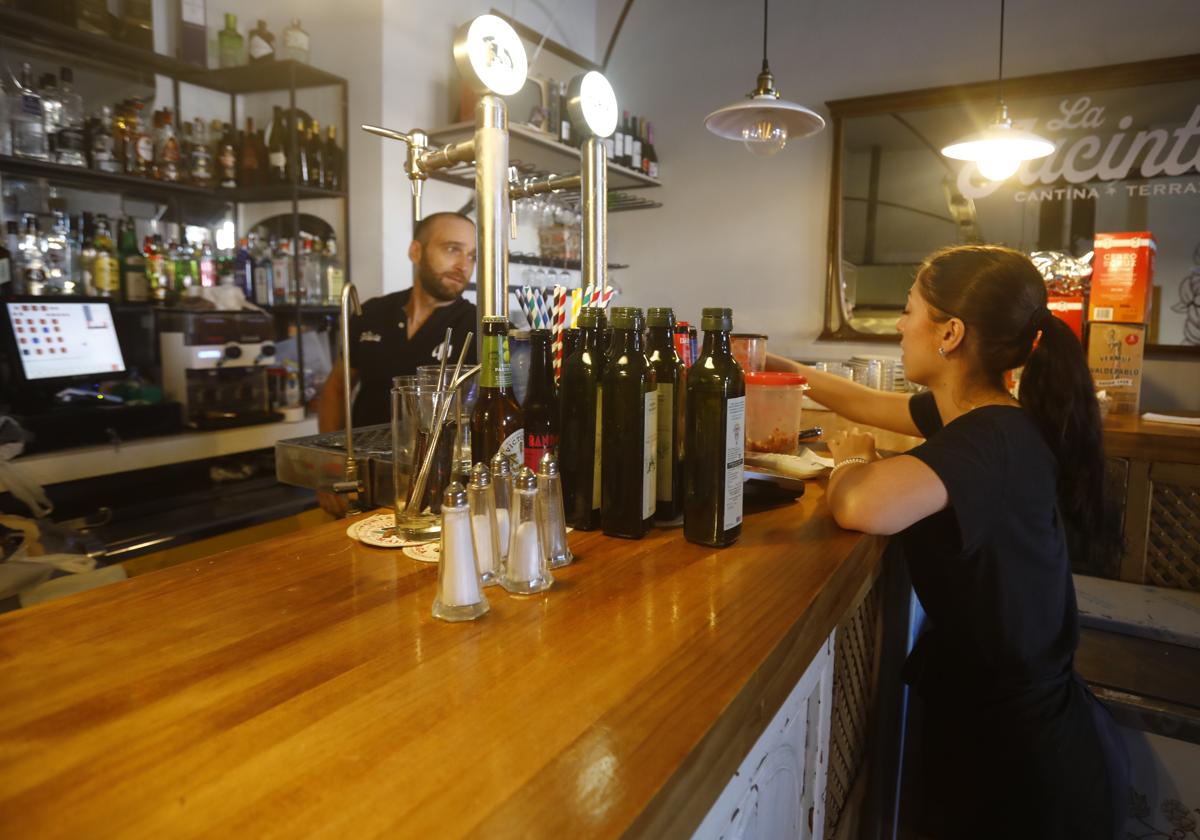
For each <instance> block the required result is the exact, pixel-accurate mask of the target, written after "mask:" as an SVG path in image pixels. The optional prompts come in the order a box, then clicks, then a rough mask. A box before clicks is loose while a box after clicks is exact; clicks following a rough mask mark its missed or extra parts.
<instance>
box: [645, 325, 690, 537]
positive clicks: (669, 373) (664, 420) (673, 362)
mask: <svg viewBox="0 0 1200 840" xmlns="http://www.w3.org/2000/svg"><path fill="white" fill-rule="evenodd" d="M674 330H675V313H674V312H673V311H671V309H669V308H667V307H651V308H650V309H648V310H646V355H647V357H648V358H649V359H650V365H651V367H653V368H654V378H655V380H656V381H657V384H658V457H657V459H656V460H657V463H658V470H657V476H658V478H657V484H658V491H657V494H656V497H655V512H654V518H655V519H657V520H658V521H659V522H672V521H674V520H676V519H678V518H679V517H680V516H682V515H683V417H684V407H685V406H686V403H687V390H686V388H687V370H686V368H684V366H683V361H682V360H681V359H680V358H679V354H678V353H677V352H675V343H674V341H673V340H672V335H673V333H674Z"/></svg>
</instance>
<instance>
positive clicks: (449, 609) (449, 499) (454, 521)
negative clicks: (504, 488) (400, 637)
mask: <svg viewBox="0 0 1200 840" xmlns="http://www.w3.org/2000/svg"><path fill="white" fill-rule="evenodd" d="M488 609H489V606H488V602H487V598H486V597H484V594H483V585H482V584H481V583H480V581H479V567H478V566H477V565H476V563H475V540H474V538H473V536H472V534H471V510H470V507H469V506H468V504H467V491H466V490H464V489H463V486H462V485H461V484H459V483H458V482H457V481H452V482H451V483H450V485H449V486H448V487H446V492H445V493H444V494H443V495H442V556H441V559H440V560H439V561H438V585H437V598H435V599H434V601H433V617H434V618H440V619H442V620H443V621H470V620H471V619H474V618H479V616H481V615H483V614H484V613H486V612H487V611H488Z"/></svg>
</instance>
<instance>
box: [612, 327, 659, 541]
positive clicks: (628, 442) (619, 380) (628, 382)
mask: <svg viewBox="0 0 1200 840" xmlns="http://www.w3.org/2000/svg"><path fill="white" fill-rule="evenodd" d="M642 326H643V317H642V310H640V309H638V308H637V307H633V306H618V307H616V308H615V309H613V311H612V328H613V337H612V345H611V346H610V347H609V351H608V358H607V360H606V361H605V363H604V373H603V375H602V376H601V380H600V381H601V383H602V390H603V396H602V398H601V427H602V428H601V433H600V437H601V443H602V449H601V453H600V464H601V466H600V472H601V474H600V483H601V488H602V491H603V492H602V494H601V499H600V527H601V529H603V531H604V533H606V534H608V535H609V536H613V537H628V538H630V539H639V538H641V537H643V536H645V535H646V531H647V530H649V528H650V525H651V523H652V521H653V520H654V497H655V495H656V493H655V489H656V484H657V481H656V472H657V469H656V461H655V459H656V457H657V448H658V442H657V436H658V392H657V389H656V388H655V379H654V368H652V367H651V366H650V361H649V359H647V358H646V354H645V353H644V352H643V351H642Z"/></svg>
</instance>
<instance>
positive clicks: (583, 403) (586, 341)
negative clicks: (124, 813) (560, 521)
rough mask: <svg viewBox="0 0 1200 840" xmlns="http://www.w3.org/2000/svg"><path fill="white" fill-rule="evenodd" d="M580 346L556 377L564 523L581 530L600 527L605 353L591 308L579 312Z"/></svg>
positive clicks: (595, 314)
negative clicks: (601, 385)
mask: <svg viewBox="0 0 1200 840" xmlns="http://www.w3.org/2000/svg"><path fill="white" fill-rule="evenodd" d="M578 323H579V330H580V338H579V349H578V350H576V351H575V352H574V353H572V354H571V355H570V356H568V357H567V358H565V359H563V364H562V377H561V378H560V380H559V405H560V408H561V413H560V424H559V429H560V437H559V441H558V451H559V455H558V462H559V470H560V472H561V473H562V488H563V511H564V512H565V514H566V517H567V524H568V525H570V526H572V527H573V528H578V529H579V530H581V531H593V530H595V529H596V528H599V527H600V451H601V447H600V436H601V429H602V428H603V426H602V424H601V418H600V414H601V410H602V407H603V406H602V402H601V397H600V376H601V374H602V373H603V370H604V353H603V352H602V350H601V347H600V340H601V334H600V329H599V323H600V322H599V319H598V318H597V313H596V310H595V308H593V307H590V306H588V307H584V308H583V309H582V310H580V312H579V321H578Z"/></svg>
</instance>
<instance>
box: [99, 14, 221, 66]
mask: <svg viewBox="0 0 1200 840" xmlns="http://www.w3.org/2000/svg"><path fill="white" fill-rule="evenodd" d="M102 5H103V4H102ZM179 59H180V61H183V62H184V63H185V64H194V65H196V66H197V67H208V12H207V10H206V9H205V3H204V0H180V4H179Z"/></svg>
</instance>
